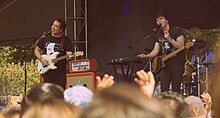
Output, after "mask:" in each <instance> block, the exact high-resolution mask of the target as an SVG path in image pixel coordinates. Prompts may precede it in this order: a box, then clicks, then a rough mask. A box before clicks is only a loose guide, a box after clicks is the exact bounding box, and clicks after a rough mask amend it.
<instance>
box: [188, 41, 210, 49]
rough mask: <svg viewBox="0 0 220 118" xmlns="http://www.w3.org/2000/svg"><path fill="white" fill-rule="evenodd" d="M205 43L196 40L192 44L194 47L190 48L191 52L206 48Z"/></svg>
mask: <svg viewBox="0 0 220 118" xmlns="http://www.w3.org/2000/svg"><path fill="white" fill-rule="evenodd" d="M206 45H207V44H206V42H205V41H203V40H196V41H195V42H194V46H193V47H192V48H191V49H193V50H196V49H203V48H205V47H206Z"/></svg>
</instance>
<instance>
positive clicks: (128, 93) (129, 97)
mask: <svg viewBox="0 0 220 118" xmlns="http://www.w3.org/2000/svg"><path fill="white" fill-rule="evenodd" d="M81 118H172V115H171V114H170V113H169V112H168V111H167V110H166V109H164V108H163V106H161V105H160V104H159V103H158V102H157V100H155V99H153V98H148V97H146V96H145V95H144V94H143V93H141V92H140V91H138V90H136V89H135V88H132V87H131V86H128V85H115V86H112V87H110V88H105V89H102V90H100V91H98V92H97V93H96V94H95V95H94V98H93V101H92V102H91V104H90V105H89V106H88V107H87V108H86V109H85V110H84V112H83V113H82V115H81Z"/></svg>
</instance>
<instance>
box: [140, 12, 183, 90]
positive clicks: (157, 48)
mask: <svg viewBox="0 0 220 118" xmlns="http://www.w3.org/2000/svg"><path fill="white" fill-rule="evenodd" d="M156 23H157V25H158V27H159V28H158V30H157V32H156V38H155V39H156V40H155V43H154V48H153V50H152V51H151V52H150V53H149V54H139V55H138V57H140V58H153V57H156V56H158V55H161V54H165V53H167V54H169V53H170V52H172V51H174V50H178V49H182V48H183V47H184V41H185V39H184V35H183V32H182V30H181V29H180V28H178V27H174V26H171V25H170V24H169V21H168V18H167V16H166V15H164V14H158V15H157V17H156ZM164 64H165V65H166V66H164V67H162V68H161V69H160V82H161V92H163V91H168V90H169V86H170V84H171V82H172V91H173V92H178V93H180V86H181V82H182V76H183V72H184V64H185V51H184V48H183V50H182V51H180V52H178V53H177V54H175V55H174V56H172V57H171V58H169V59H168V60H167V61H165V62H164Z"/></svg>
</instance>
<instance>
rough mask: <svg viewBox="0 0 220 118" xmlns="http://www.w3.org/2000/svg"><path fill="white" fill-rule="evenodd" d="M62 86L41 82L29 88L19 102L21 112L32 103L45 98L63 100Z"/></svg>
mask: <svg viewBox="0 0 220 118" xmlns="http://www.w3.org/2000/svg"><path fill="white" fill-rule="evenodd" d="M63 92H64V90H63V88H62V87H60V86H59V85H56V84H52V83H41V84H38V85H36V86H35V87H34V88H33V89H31V90H30V92H29V94H27V95H26V96H24V98H23V100H22V103H21V114H22V113H23V112H24V111H25V110H26V109H27V108H28V107H29V106H30V105H32V104H36V103H40V102H43V101H44V100H47V99H54V98H57V99H62V100H64V95H63Z"/></svg>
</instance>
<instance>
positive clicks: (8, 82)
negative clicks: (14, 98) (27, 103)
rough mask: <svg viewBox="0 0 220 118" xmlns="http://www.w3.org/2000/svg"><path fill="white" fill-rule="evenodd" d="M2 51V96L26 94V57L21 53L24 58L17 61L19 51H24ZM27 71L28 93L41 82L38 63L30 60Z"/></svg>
mask: <svg viewBox="0 0 220 118" xmlns="http://www.w3.org/2000/svg"><path fill="white" fill-rule="evenodd" d="M0 50H1V52H0V62H1V63H0V95H13V94H24V87H25V72H24V70H25V65H24V63H25V62H24V61H22V60H23V58H24V56H22V55H23V54H22V53H20V56H22V57H21V58H17V59H15V54H16V55H19V53H18V51H19V50H22V49H18V48H12V47H1V48H0ZM21 52H22V51H21ZM23 52H24V51H23ZM25 61H26V60H25ZM26 69H27V76H26V79H27V81H26V88H27V91H28V90H30V89H31V88H32V87H33V86H34V85H35V84H36V83H37V82H38V81H39V74H38V72H37V68H36V61H34V59H31V61H29V60H28V61H27V62H26Z"/></svg>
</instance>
